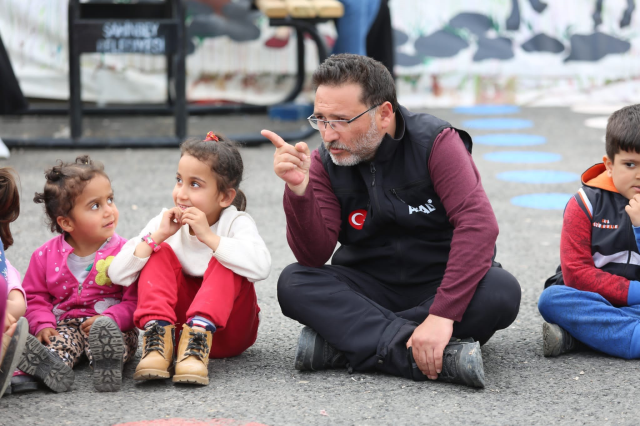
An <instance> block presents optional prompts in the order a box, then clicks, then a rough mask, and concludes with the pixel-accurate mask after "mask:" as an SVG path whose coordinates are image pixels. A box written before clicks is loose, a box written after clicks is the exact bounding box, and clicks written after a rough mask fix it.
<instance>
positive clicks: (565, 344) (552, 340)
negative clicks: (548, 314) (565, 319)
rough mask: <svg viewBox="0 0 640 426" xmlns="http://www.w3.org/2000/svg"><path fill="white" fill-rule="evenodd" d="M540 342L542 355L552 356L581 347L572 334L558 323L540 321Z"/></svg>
mask: <svg viewBox="0 0 640 426" xmlns="http://www.w3.org/2000/svg"><path fill="white" fill-rule="evenodd" d="M542 344H543V352H544V356H546V357H552V356H558V355H562V354H564V353H567V352H573V351H576V350H578V349H579V348H580V347H581V344H580V342H579V341H577V340H576V339H575V338H574V337H573V336H572V335H570V334H569V333H567V331H566V330H564V329H563V328H561V327H560V326H559V325H556V324H550V323H548V322H545V323H542Z"/></svg>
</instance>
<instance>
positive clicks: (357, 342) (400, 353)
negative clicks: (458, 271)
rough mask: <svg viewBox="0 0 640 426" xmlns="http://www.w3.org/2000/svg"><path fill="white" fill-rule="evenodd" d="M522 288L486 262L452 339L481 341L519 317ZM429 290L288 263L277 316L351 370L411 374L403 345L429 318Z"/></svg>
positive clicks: (341, 269)
mask: <svg viewBox="0 0 640 426" xmlns="http://www.w3.org/2000/svg"><path fill="white" fill-rule="evenodd" d="M520 297H521V289H520V285H519V284H518V281H517V280H516V279H515V278H514V277H513V275H511V274H510V273H509V272H507V271H505V270H503V269H502V268H499V267H492V268H490V269H489V271H488V272H487V274H486V275H485V276H484V278H482V280H481V281H480V283H479V284H478V287H477V289H476V292H475V294H474V296H473V298H472V299H471V302H470V303H469V306H468V307H467V310H466V311H465V313H464V316H463V317H462V321H460V322H456V323H454V326H453V336H454V337H458V338H467V337H472V338H473V339H474V340H476V341H478V342H480V343H481V344H484V343H486V342H487V340H489V338H490V337H491V336H492V335H493V333H495V332H496V331H497V330H501V329H504V328H506V327H508V326H509V325H510V324H511V323H512V322H513V321H514V320H515V319H516V316H517V315H518V310H519V308H520ZM434 298H435V290H434V289H433V288H424V287H422V286H412V287H402V286H390V285H388V284H384V283H382V282H380V281H378V280H376V279H375V278H373V277H371V276H370V275H367V274H365V273H363V272H360V271H357V270H354V269H351V268H346V267H342V266H323V267H321V268H311V267H306V266H302V265H300V264H297V263H294V264H292V265H289V266H287V267H286V268H285V269H284V270H283V271H282V274H281V275H280V278H279V279H278V301H279V302H280V307H281V308H282V313H283V314H284V315H286V316H287V317H289V318H291V319H294V320H296V321H299V322H300V323H302V324H304V325H307V326H309V327H311V328H313V329H314V330H315V331H317V332H318V333H319V334H320V335H321V336H322V337H323V338H324V339H325V340H326V341H327V342H328V343H329V344H330V345H331V346H333V347H334V348H336V349H338V350H339V351H341V352H343V353H344V354H345V356H346V357H347V359H348V361H349V364H350V365H351V367H352V368H353V369H354V370H355V371H366V370H373V369H376V370H379V371H382V372H385V373H388V374H393V375H395V376H402V377H406V378H413V377H412V368H411V363H410V361H409V357H408V351H407V348H406V343H407V341H408V340H409V337H411V335H412V334H413V330H414V329H415V328H416V327H417V326H418V325H419V324H420V323H422V322H423V321H424V320H425V319H426V318H427V316H428V315H429V308H430V307H431V304H432V303H433V301H434Z"/></svg>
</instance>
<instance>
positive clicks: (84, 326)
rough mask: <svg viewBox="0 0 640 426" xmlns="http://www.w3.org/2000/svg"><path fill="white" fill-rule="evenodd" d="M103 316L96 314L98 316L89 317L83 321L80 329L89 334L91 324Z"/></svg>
mask: <svg viewBox="0 0 640 426" xmlns="http://www.w3.org/2000/svg"><path fill="white" fill-rule="evenodd" d="M101 316H102V315H96V316H93V317H91V318H89V319H88V320H86V321H85V322H83V323H82V325H81V326H80V329H81V330H82V332H83V333H84V334H89V332H90V331H91V326H92V325H93V323H94V322H95V321H96V320H97V319H98V318H100V317H101Z"/></svg>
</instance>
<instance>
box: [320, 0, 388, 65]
mask: <svg viewBox="0 0 640 426" xmlns="http://www.w3.org/2000/svg"><path fill="white" fill-rule="evenodd" d="M340 1H341V2H342V4H343V5H344V15H343V16H342V18H340V19H338V23H337V29H338V39H337V40H336V44H335V46H333V52H332V53H333V54H338V53H355V54H356V55H363V56H364V55H366V54H367V34H368V33H369V29H370V28H371V25H373V22H374V21H375V20H376V16H377V15H378V11H379V10H380V0H340Z"/></svg>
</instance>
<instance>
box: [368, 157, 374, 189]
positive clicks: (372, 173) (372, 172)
mask: <svg viewBox="0 0 640 426" xmlns="http://www.w3.org/2000/svg"><path fill="white" fill-rule="evenodd" d="M369 170H371V186H372V187H373V186H376V166H375V165H374V164H373V163H371V164H369Z"/></svg>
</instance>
